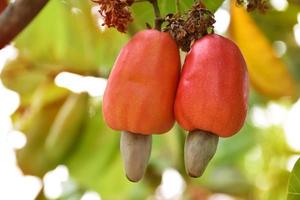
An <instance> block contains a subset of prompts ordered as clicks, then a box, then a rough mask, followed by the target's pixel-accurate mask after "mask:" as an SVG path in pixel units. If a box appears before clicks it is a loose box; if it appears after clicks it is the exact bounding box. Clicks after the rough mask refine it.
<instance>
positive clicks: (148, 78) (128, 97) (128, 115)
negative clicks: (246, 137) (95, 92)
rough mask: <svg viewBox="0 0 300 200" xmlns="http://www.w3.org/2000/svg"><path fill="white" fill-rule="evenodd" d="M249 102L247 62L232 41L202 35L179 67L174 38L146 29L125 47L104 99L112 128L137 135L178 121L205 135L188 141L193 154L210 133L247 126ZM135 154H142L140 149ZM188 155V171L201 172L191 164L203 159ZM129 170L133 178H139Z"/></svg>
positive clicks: (227, 133) (228, 133)
mask: <svg viewBox="0 0 300 200" xmlns="http://www.w3.org/2000/svg"><path fill="white" fill-rule="evenodd" d="M247 100H248V73H247V66H246V63H245V60H244V58H243V55H242V53H241V51H240V50H239V48H238V47H237V46H236V45H235V44H234V42H232V41H231V40H229V39H227V38H225V37H222V36H220V35H217V34H209V35H206V36H204V37H202V38H200V39H199V40H197V41H195V42H194V43H193V45H192V47H191V50H190V52H189V53H188V54H187V55H186V58H185V61H184V64H183V67H182V70H181V62H180V54H179V49H178V47H177V45H176V42H175V41H174V40H173V39H172V37H171V36H170V35H169V34H168V33H164V32H160V31H157V30H145V31H141V32H139V33H137V34H136V35H135V36H134V37H133V38H132V39H131V40H130V41H129V42H128V43H127V45H125V47H123V49H122V50H121V52H120V54H119V56H118V58H117V60H116V62H115V64H114V67H113V70H112V72H111V74H110V77H109V79H108V84H107V88H106V91H105V93H104V97H103V114H104V118H105V121H106V123H107V125H108V126H109V127H110V128H112V129H114V130H119V131H125V132H127V133H130V134H132V135H135V136H137V135H143V136H147V135H151V134H162V133H166V132H167V131H169V130H170V129H171V128H172V127H173V125H174V122H175V120H176V121H177V122H178V124H179V125H180V126H181V127H182V128H183V129H185V130H187V131H189V134H191V135H192V134H194V135H202V136H201V137H204V138H202V139H200V140H201V141H202V143H201V141H200V142H199V141H198V142H197V139H195V141H196V142H194V143H193V145H192V146H191V145H190V146H188V145H187V144H186V147H185V151H187V152H190V154H193V152H192V151H197V145H198V146H199V145H202V146H205V145H210V143H204V142H205V141H204V142H203V140H206V139H205V137H206V136H208V135H210V137H213V138H218V137H230V136H232V135H234V134H235V133H237V132H238V131H239V130H240V129H241V127H242V126H243V124H244V120H245V117H246V114H247ZM137 137H138V136H137ZM195 137H197V136H195ZM190 139H192V138H190ZM187 140H189V139H187ZM213 141H214V142H217V141H216V139H213ZM132 143H134V140H131V143H130V141H129V143H128V141H127V143H126V145H129V146H130V144H132ZM121 146H122V144H121ZM142 148H143V147H142ZM144 148H146V147H144ZM208 148H209V146H208ZM201 151H207V150H203V149H202V150H201ZM208 151H210V150H208ZM212 151H215V150H212ZM131 153H133V155H131V156H133V157H135V156H136V157H138V154H139V152H137V151H136V152H131ZM204 153H205V152H204ZM200 154H201V152H200ZM202 154H203V153H202ZM197 155H198V154H197ZM197 155H193V156H194V157H195V156H196V157H197ZM198 156H199V155H198ZM202 156H203V155H202ZM189 157H190V156H189V155H187V156H185V162H186V165H189V166H186V168H187V171H188V174H189V175H190V176H192V177H197V176H200V175H201V174H202V173H203V171H201V170H200V171H199V169H196V170H194V169H193V166H196V165H203V164H202V163H201V162H205V161H203V159H202V160H201V158H199V159H197V158H189ZM124 159H125V160H126V158H124ZM132 159H133V158H132ZM209 159H210V158H209ZM125 162H126V161H125ZM195 162H198V164H197V163H195ZM129 165H133V164H132V163H130V164H129ZM125 168H126V166H125ZM198 168H199V166H198ZM133 170H134V171H138V169H137V168H135V169H133ZM197 170H198V171H197ZM126 171H127V172H128V171H130V169H126ZM128 173H129V174H128ZM128 173H127V177H128V178H129V179H130V180H133V181H137V180H135V179H139V178H140V177H134V176H135V175H134V174H133V175H130V173H131V172H128ZM132 173H134V172H132ZM130 176H131V177H130Z"/></svg>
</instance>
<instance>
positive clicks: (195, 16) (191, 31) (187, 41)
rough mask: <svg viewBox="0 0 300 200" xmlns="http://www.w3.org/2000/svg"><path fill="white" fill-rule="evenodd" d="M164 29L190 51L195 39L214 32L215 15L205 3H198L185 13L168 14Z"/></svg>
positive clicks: (183, 48)
mask: <svg viewBox="0 0 300 200" xmlns="http://www.w3.org/2000/svg"><path fill="white" fill-rule="evenodd" d="M166 22H167V23H168V24H167V26H166V28H165V29H164V31H167V32H169V33H170V34H171V35H172V37H173V38H174V39H175V41H176V42H177V45H178V46H179V48H181V49H182V50H183V51H186V52H187V51H189V50H190V47H191V44H192V42H193V41H195V40H197V39H199V38H201V37H202V36H204V35H206V34H209V33H211V32H213V28H214V27H213V24H214V23H215V19H214V15H213V13H211V12H210V11H209V10H207V9H206V8H205V7H204V6H203V4H201V3H196V4H195V5H194V6H193V7H192V9H191V10H190V11H189V12H188V13H187V14H185V15H182V16H179V15H172V14H170V15H168V16H167V17H166Z"/></svg>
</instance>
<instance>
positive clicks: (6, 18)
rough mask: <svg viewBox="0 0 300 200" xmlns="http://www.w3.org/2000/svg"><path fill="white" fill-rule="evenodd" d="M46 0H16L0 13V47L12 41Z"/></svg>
mask: <svg viewBox="0 0 300 200" xmlns="http://www.w3.org/2000/svg"><path fill="white" fill-rule="evenodd" d="M47 2H48V0H16V1H15V2H14V3H11V4H9V5H8V6H7V7H6V9H5V10H4V11H3V12H2V13H1V15H0V49H1V48H3V47H4V46H5V45H6V44H8V43H9V42H10V41H12V40H13V39H14V38H15V37H16V36H17V35H18V34H19V33H20V32H21V31H22V30H23V29H24V28H25V27H26V26H27V25H28V24H29V23H30V22H31V21H32V20H33V18H34V17H35V16H36V15H37V14H38V13H39V12H40V10H41V9H42V8H43V7H44V6H45V5H46V3H47Z"/></svg>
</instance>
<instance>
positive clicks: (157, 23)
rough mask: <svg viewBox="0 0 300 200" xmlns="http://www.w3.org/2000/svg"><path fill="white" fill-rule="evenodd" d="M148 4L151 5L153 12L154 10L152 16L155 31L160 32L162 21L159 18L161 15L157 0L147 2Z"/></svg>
mask: <svg viewBox="0 0 300 200" xmlns="http://www.w3.org/2000/svg"><path fill="white" fill-rule="evenodd" d="M149 2H150V3H151V4H152V6H153V10H154V15H155V22H154V23H155V29H156V30H158V31H161V25H162V23H163V19H162V17H161V13H160V10H159V6H158V3H157V0H149Z"/></svg>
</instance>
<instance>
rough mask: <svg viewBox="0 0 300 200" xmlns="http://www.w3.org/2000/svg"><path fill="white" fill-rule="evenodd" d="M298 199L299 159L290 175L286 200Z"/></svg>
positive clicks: (299, 194) (299, 187)
mask: <svg viewBox="0 0 300 200" xmlns="http://www.w3.org/2000/svg"><path fill="white" fill-rule="evenodd" d="M297 199H300V159H298V161H297V162H296V164H295V166H294V168H293V171H292V172H291V175H290V180H289V185H288V195H287V200H297Z"/></svg>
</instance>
